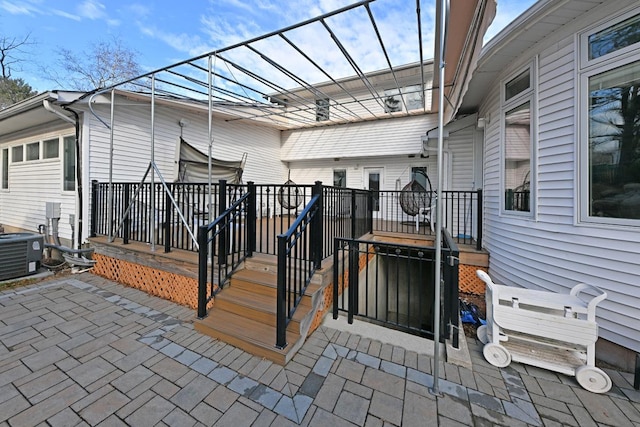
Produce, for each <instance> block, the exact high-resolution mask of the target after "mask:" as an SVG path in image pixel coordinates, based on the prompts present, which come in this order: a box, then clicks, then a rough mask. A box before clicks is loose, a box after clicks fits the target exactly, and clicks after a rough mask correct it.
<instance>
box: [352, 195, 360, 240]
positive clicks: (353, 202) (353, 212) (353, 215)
mask: <svg viewBox="0 0 640 427" xmlns="http://www.w3.org/2000/svg"><path fill="white" fill-rule="evenodd" d="M356 226H357V222H356V190H354V189H352V190H351V238H352V239H357V238H358V237H360V236H356Z"/></svg>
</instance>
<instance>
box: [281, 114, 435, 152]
mask: <svg viewBox="0 0 640 427" xmlns="http://www.w3.org/2000/svg"><path fill="white" fill-rule="evenodd" d="M436 126H437V115H434V114H432V115H422V116H415V117H403V118H394V119H386V120H376V121H371V122H362V123H354V124H345V125H339V126H332V127H319V128H313V129H302V130H294V131H287V132H283V135H282V160H283V161H296V160H312V159H333V158H350V157H366V156H370V155H371V154H372V153H375V154H376V155H378V156H395V155H400V154H406V155H409V154H419V153H420V152H421V150H422V136H424V135H425V134H426V132H427V131H429V130H431V129H433V128H435V127H436Z"/></svg>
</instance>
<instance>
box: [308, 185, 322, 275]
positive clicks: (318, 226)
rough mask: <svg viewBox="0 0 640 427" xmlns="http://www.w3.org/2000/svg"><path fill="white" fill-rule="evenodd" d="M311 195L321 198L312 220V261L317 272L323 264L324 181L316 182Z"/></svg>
mask: <svg viewBox="0 0 640 427" xmlns="http://www.w3.org/2000/svg"><path fill="white" fill-rule="evenodd" d="M311 195H312V197H314V196H316V195H317V196H318V197H319V198H318V205H317V208H316V210H315V212H316V213H315V215H314V216H313V219H312V220H311V258H312V260H311V261H312V262H313V265H314V268H315V269H316V270H317V269H320V267H321V264H322V221H323V218H322V212H323V208H322V181H316V183H315V185H314V186H313V190H312V192H311Z"/></svg>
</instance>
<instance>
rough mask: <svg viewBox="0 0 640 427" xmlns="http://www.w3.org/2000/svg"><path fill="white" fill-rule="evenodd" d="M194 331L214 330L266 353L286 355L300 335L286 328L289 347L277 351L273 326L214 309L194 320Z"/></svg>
mask: <svg viewBox="0 0 640 427" xmlns="http://www.w3.org/2000/svg"><path fill="white" fill-rule="evenodd" d="M196 329H199V330H201V331H203V330H206V329H208V330H214V331H217V332H219V333H222V334H224V335H226V336H233V337H236V338H237V339H239V340H242V341H246V342H249V343H250V344H252V345H254V346H258V347H261V348H264V349H265V350H266V351H271V352H275V353H279V354H286V353H287V349H288V348H292V347H293V346H292V345H291V344H293V343H294V342H296V341H297V340H298V339H299V338H300V334H299V333H298V332H296V331H295V330H293V329H295V328H287V342H288V344H289V345H287V347H285V348H284V349H278V348H276V347H275V342H276V328H275V326H272V325H268V324H265V323H263V322H259V321H256V320H252V319H247V318H246V317H243V316H241V315H238V314H234V313H231V312H228V311H225V310H216V309H215V308H214V309H213V310H212V311H211V312H210V313H209V315H208V316H207V317H205V318H204V319H199V320H196ZM203 332H204V331H203ZM205 333H206V332H205ZM233 345H236V346H240V345H239V344H237V343H233Z"/></svg>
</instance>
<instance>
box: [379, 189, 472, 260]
mask: <svg viewBox="0 0 640 427" xmlns="http://www.w3.org/2000/svg"><path fill="white" fill-rule="evenodd" d="M407 194H409V195H413V196H414V197H413V198H410V199H411V200H423V199H425V198H424V197H423V194H424V193H423V192H410V191H409V192H408V191H406V190H405V191H379V192H377V196H378V203H377V204H376V205H377V206H376V208H377V210H374V211H373V212H372V215H373V231H374V232H375V231H386V232H394V233H406V234H421V235H434V234H435V233H434V226H435V215H436V204H437V203H438V201H437V197H436V192H435V191H433V192H432V193H431V197H427V198H426V200H430V203H428V204H426V205H425V206H416V207H415V209H412V210H410V211H409V213H407V212H406V210H407V209H406V206H405V207H404V209H403V206H402V203H401V198H402V197H405V198H406V196H407ZM441 199H442V200H441V201H440V203H442V212H443V227H444V228H446V229H447V230H448V231H449V233H450V234H451V236H452V237H453V238H454V239H455V241H456V242H458V243H461V244H469V245H470V244H474V243H475V244H476V248H477V249H481V248H482V209H481V206H482V190H474V191H451V190H445V191H442V192H441Z"/></svg>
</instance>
